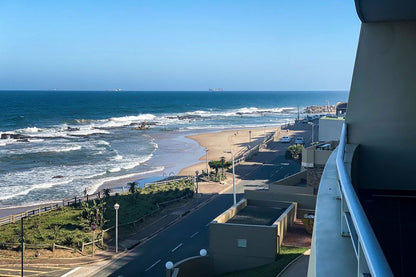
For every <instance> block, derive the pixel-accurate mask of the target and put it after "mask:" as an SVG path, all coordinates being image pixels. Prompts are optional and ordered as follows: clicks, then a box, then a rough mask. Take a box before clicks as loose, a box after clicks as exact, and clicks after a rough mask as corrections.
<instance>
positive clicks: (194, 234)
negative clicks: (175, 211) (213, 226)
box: [190, 232, 199, 238]
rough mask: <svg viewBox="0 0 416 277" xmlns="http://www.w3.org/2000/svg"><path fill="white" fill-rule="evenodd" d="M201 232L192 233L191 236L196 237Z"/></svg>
mask: <svg viewBox="0 0 416 277" xmlns="http://www.w3.org/2000/svg"><path fill="white" fill-rule="evenodd" d="M198 234H199V232H195V233H193V234H192V235H191V237H190V238H193V237H195V236H196V235H198Z"/></svg>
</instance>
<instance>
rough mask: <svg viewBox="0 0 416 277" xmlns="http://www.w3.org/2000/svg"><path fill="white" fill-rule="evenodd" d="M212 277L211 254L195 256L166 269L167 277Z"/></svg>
mask: <svg viewBox="0 0 416 277" xmlns="http://www.w3.org/2000/svg"><path fill="white" fill-rule="evenodd" d="M193 276H200V277H210V276H213V270H212V260H211V257H210V256H205V257H201V256H195V257H190V258H187V259H184V260H182V261H179V262H177V263H175V264H174V265H173V269H171V270H169V269H168V270H167V271H166V277H193Z"/></svg>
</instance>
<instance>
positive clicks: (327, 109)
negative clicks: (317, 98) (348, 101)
mask: <svg viewBox="0 0 416 277" xmlns="http://www.w3.org/2000/svg"><path fill="white" fill-rule="evenodd" d="M335 110H336V106H335V105H330V106H328V105H325V106H315V105H313V106H309V107H306V108H305V110H304V113H308V114H322V113H333V114H334V113H335Z"/></svg>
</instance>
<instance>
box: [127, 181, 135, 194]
mask: <svg viewBox="0 0 416 277" xmlns="http://www.w3.org/2000/svg"><path fill="white" fill-rule="evenodd" d="M127 185H129V192H130V193H131V194H135V193H136V186H137V184H136V182H131V183H127Z"/></svg>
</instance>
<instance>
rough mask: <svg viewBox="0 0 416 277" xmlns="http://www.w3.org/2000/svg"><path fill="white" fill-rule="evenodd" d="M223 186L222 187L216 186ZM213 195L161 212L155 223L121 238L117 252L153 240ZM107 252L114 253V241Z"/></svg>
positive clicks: (201, 195) (205, 195) (206, 195)
mask: <svg viewBox="0 0 416 277" xmlns="http://www.w3.org/2000/svg"><path fill="white" fill-rule="evenodd" d="M217 186H223V185H217ZM214 195H215V194H213V193H211V194H199V195H198V199H196V198H195V197H194V198H192V199H191V200H189V201H188V202H187V203H186V204H184V205H183V206H180V207H175V208H171V209H169V208H167V209H165V210H163V213H164V215H163V216H162V217H161V218H159V219H157V220H156V221H154V222H152V223H150V224H148V225H146V226H144V227H143V228H142V229H140V230H139V231H138V232H137V233H135V234H133V235H131V236H128V237H127V238H123V240H122V241H119V244H118V245H119V251H125V250H129V249H131V248H133V247H135V246H136V245H139V244H142V243H144V242H146V241H147V240H149V239H151V238H153V237H154V236H156V235H157V234H159V233H160V232H162V231H163V230H165V229H166V228H168V227H170V226H171V225H173V224H175V223H176V222H179V221H180V220H181V219H182V218H183V217H184V216H186V215H187V214H189V213H191V212H193V211H195V210H197V209H199V208H200V207H202V206H203V205H205V204H206V203H207V202H208V201H209V200H210V199H211V198H212V197H214ZM108 252H112V253H114V252H115V241H110V242H109V243H108Z"/></svg>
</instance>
